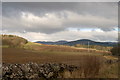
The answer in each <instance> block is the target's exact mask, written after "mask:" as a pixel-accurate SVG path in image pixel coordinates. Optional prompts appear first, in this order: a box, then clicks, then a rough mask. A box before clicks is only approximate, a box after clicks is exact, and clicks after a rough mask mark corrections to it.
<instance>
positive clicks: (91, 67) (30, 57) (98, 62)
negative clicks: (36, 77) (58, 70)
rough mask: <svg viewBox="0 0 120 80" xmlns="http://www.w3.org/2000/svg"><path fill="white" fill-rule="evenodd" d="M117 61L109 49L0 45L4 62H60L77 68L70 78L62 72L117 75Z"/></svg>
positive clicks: (116, 76)
mask: <svg viewBox="0 0 120 80" xmlns="http://www.w3.org/2000/svg"><path fill="white" fill-rule="evenodd" d="M109 60H110V61H109ZM117 60H118V58H117V57H114V56H112V55H111V53H110V52H108V51H100V50H94V49H89V50H88V49H87V48H76V47H72V46H65V45H64V46H63V45H45V44H39V43H33V42H28V43H26V44H24V45H22V46H20V47H18V46H17V47H10V46H7V47H5V46H3V47H2V62H3V63H11V64H16V63H17V64H25V63H29V62H34V63H37V64H45V63H63V64H68V65H75V66H78V67H80V69H79V70H76V71H73V73H72V74H71V76H72V77H70V76H68V75H66V74H65V76H64V78H87V77H88V78H89V77H90V78H99V77H100V78H118V75H117V74H118V66H117V64H118V62H117ZM111 61H112V62H111Z"/></svg>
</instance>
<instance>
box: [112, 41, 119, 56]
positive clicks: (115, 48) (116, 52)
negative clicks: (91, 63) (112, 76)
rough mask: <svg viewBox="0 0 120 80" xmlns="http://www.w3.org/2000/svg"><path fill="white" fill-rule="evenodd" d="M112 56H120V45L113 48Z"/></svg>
mask: <svg viewBox="0 0 120 80" xmlns="http://www.w3.org/2000/svg"><path fill="white" fill-rule="evenodd" d="M110 51H111V53H112V55H114V56H120V43H118V45H117V46H115V47H113V48H112V49H111V50H110Z"/></svg>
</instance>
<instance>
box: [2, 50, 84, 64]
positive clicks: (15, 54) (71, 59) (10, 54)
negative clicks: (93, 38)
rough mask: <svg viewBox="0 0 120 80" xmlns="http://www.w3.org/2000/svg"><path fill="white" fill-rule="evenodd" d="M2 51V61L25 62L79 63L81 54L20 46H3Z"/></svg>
mask: <svg viewBox="0 0 120 80" xmlns="http://www.w3.org/2000/svg"><path fill="white" fill-rule="evenodd" d="M2 53H3V54H2V60H3V62H4V63H27V62H31V61H32V62H37V63H47V62H58V63H67V64H74V65H79V63H80V61H81V56H82V55H81V54H80V52H75V53H74V52H72V53H71V52H47V51H34V50H26V49H20V48H3V49H2ZM84 53H85V52H84ZM82 54H83V52H82Z"/></svg>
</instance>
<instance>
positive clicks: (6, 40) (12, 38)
mask: <svg viewBox="0 0 120 80" xmlns="http://www.w3.org/2000/svg"><path fill="white" fill-rule="evenodd" d="M1 37H2V46H3V47H22V46H23V45H25V44H26V43H28V41H27V40H26V39H24V38H22V37H19V36H16V35H1Z"/></svg>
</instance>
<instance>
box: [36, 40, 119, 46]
mask: <svg viewBox="0 0 120 80" xmlns="http://www.w3.org/2000/svg"><path fill="white" fill-rule="evenodd" d="M36 43H42V44H50V45H68V46H75V45H77V44H81V45H88V43H89V45H99V46H115V45H116V44H117V43H116V42H96V41H92V40H89V39H81V40H76V41H70V42H68V41H62V42H61V41H56V42H51V41H48V42H45V41H37V42H36Z"/></svg>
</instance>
